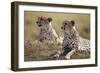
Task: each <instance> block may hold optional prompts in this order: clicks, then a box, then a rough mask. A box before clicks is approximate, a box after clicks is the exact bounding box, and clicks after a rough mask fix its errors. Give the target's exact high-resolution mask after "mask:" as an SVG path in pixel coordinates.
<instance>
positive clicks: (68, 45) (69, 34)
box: [55, 20, 90, 59]
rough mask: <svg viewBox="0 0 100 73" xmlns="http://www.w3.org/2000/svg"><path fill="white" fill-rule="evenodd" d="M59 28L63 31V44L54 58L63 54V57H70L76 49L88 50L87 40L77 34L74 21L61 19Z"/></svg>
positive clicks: (88, 43)
mask: <svg viewBox="0 0 100 73" xmlns="http://www.w3.org/2000/svg"><path fill="white" fill-rule="evenodd" d="M61 29H62V30H63V32H64V38H63V44H62V49H60V50H58V51H57V53H56V55H55V57H56V58H59V57H60V56H62V55H64V58H65V59H70V57H71V55H73V54H74V53H75V52H76V51H86V52H87V51H90V42H89V40H87V39H84V38H82V37H80V36H79V34H78V32H77V30H76V29H75V22H74V21H68V20H65V21H63V23H62V27H61Z"/></svg>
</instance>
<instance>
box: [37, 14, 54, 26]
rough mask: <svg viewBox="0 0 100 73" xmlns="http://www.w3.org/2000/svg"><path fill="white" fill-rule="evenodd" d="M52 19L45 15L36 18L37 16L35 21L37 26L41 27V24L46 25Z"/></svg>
mask: <svg viewBox="0 0 100 73" xmlns="http://www.w3.org/2000/svg"><path fill="white" fill-rule="evenodd" d="M51 21H52V18H50V17H49V18H48V17H45V16H39V17H38V18H37V21H36V23H37V25H38V26H39V27H43V26H47V25H49V23H50V22H51Z"/></svg>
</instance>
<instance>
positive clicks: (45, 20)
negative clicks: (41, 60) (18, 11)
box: [36, 16, 62, 43]
mask: <svg viewBox="0 0 100 73" xmlns="http://www.w3.org/2000/svg"><path fill="white" fill-rule="evenodd" d="M51 21H52V18H50V17H46V16H39V17H38V19H37V22H36V23H37V24H38V26H39V27H40V34H39V37H40V38H39V41H40V42H43V41H52V42H53V41H56V42H58V43H62V39H61V38H59V36H58V35H57V33H56V31H55V30H54V29H53V27H52V24H51Z"/></svg>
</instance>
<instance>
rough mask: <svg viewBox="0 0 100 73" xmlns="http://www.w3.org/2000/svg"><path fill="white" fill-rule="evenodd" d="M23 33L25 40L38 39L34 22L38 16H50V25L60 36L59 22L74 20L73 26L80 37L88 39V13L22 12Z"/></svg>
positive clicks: (37, 28) (37, 30)
mask: <svg viewBox="0 0 100 73" xmlns="http://www.w3.org/2000/svg"><path fill="white" fill-rule="evenodd" d="M24 16H25V17H24V19H25V20H24V23H25V26H24V28H25V29H24V30H25V31H24V34H25V40H36V39H38V34H39V27H38V26H37V24H36V21H37V17H38V16H46V17H51V18H52V19H53V21H52V26H53V28H54V29H55V30H56V32H57V34H58V35H60V36H62V35H63V33H62V31H61V24H62V22H63V20H65V19H67V20H74V21H75V27H76V29H77V31H78V32H79V34H80V36H81V37H84V38H86V39H90V15H89V14H79V13H78V14H76V13H53V12H33V11H25V12H24Z"/></svg>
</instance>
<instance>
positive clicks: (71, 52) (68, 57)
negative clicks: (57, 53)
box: [65, 49, 76, 60]
mask: <svg viewBox="0 0 100 73" xmlns="http://www.w3.org/2000/svg"><path fill="white" fill-rule="evenodd" d="M75 51H76V50H75V49H73V50H71V51H70V52H69V53H68V54H67V55H66V56H65V59H67V60H69V59H70V57H71V56H72V55H73V54H74V53H75Z"/></svg>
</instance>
